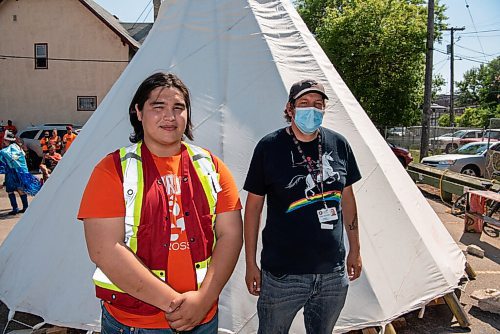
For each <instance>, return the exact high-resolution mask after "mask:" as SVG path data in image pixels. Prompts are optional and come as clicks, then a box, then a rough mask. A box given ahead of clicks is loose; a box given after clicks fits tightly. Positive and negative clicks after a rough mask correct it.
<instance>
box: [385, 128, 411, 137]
mask: <svg viewBox="0 0 500 334" xmlns="http://www.w3.org/2000/svg"><path fill="white" fill-rule="evenodd" d="M387 136H388V137H403V136H413V134H412V133H411V132H410V130H409V129H408V128H405V127H395V128H390V129H388V130H387Z"/></svg>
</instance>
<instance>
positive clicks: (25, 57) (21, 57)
mask: <svg viewBox="0 0 500 334" xmlns="http://www.w3.org/2000/svg"><path fill="white" fill-rule="evenodd" d="M0 59H31V60H35V59H36V58H35V57H28V56H13V55H2V54H0ZM44 59H47V60H51V61H69V62H87V63H128V62H129V61H128V60H109V59H76V58H44Z"/></svg>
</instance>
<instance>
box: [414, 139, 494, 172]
mask: <svg viewBox="0 0 500 334" xmlns="http://www.w3.org/2000/svg"><path fill="white" fill-rule="evenodd" d="M488 145H489V149H490V150H494V151H500V142H495V143H489V144H488V143H487V142H476V143H470V144H466V145H464V146H462V147H460V148H459V149H458V150H456V151H454V152H453V153H451V154H440V155H434V156H431V157H427V158H423V159H422V161H421V163H423V164H425V165H429V166H432V167H435V168H439V169H449V170H451V171H453V172H457V173H462V174H467V175H472V176H478V177H482V176H484V172H485V168H486V152H487V151H488V150H487V148H488Z"/></svg>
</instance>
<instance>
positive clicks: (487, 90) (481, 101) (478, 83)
mask: <svg viewBox="0 0 500 334" xmlns="http://www.w3.org/2000/svg"><path fill="white" fill-rule="evenodd" d="M457 89H458V99H457V105H459V106H462V107H469V108H466V109H465V112H464V114H463V115H462V116H461V117H460V120H461V121H459V122H458V123H459V124H460V126H469V125H468V124H471V122H472V123H476V124H480V125H479V126H488V125H489V119H490V118H493V117H495V118H498V117H500V114H499V111H500V57H497V58H496V59H493V60H492V61H491V62H489V63H488V64H483V65H481V66H480V67H478V68H477V67H476V68H472V69H470V70H468V71H466V72H465V73H464V79H463V80H462V81H460V82H458V83H457ZM462 124H466V125H462Z"/></svg>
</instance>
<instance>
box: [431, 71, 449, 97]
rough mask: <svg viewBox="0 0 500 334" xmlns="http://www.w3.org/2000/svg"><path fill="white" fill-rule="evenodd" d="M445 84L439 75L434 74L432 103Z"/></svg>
mask: <svg viewBox="0 0 500 334" xmlns="http://www.w3.org/2000/svg"><path fill="white" fill-rule="evenodd" d="M445 84H446V81H444V78H443V76H442V75H441V74H436V75H435V76H434V78H432V101H435V100H436V96H437V95H438V93H439V91H440V90H441V87H443V86H444V85H445Z"/></svg>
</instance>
